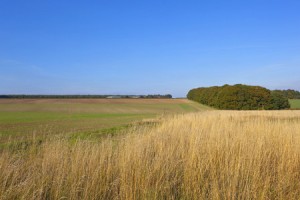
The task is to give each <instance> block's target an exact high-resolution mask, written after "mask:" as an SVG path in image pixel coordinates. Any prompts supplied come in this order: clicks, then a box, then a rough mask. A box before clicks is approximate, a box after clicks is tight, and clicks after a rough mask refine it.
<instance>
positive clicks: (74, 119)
mask: <svg viewBox="0 0 300 200" xmlns="http://www.w3.org/2000/svg"><path fill="white" fill-rule="evenodd" d="M207 109H209V108H208V107H205V106H202V105H200V104H197V103H194V102H192V101H188V100H186V99H31V100H30V99H24V100H4V99H2V100H0V141H6V140H7V139H8V138H10V137H14V138H16V137H17V138H20V137H27V136H32V135H37V136H40V135H49V134H61V133H63V134H70V133H71V134H82V133H87V132H95V131H103V130H106V129H111V128H116V127H122V126H126V125H128V124H131V123H133V122H137V121H141V120H144V119H149V118H154V117H156V116H159V115H166V114H174V113H186V112H194V111H201V110H207Z"/></svg>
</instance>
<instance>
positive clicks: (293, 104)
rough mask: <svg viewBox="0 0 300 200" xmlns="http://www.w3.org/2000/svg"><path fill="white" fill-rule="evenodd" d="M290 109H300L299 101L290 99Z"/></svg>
mask: <svg viewBox="0 0 300 200" xmlns="http://www.w3.org/2000/svg"><path fill="white" fill-rule="evenodd" d="M289 101H290V104H291V108H292V109H300V99H290V100H289Z"/></svg>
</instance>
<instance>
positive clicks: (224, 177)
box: [0, 111, 300, 199]
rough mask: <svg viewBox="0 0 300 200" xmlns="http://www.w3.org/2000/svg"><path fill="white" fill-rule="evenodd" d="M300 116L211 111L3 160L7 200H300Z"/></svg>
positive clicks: (0, 184) (0, 185)
mask: <svg viewBox="0 0 300 200" xmlns="http://www.w3.org/2000/svg"><path fill="white" fill-rule="evenodd" d="M299 180H300V112H299V111H281V112H279V111H278V112H276V111H275V112H271V111H270V112H267V111H261V112H259V111H254V112H234V111H210V112H204V113H198V114H185V115H176V116H174V117H171V118H167V119H164V120H163V121H162V122H161V123H158V124H155V125H153V127H135V128H134V129H132V130H131V132H130V134H128V135H127V136H125V138H121V139H119V140H117V141H116V140H115V139H114V140H113V139H109V138H108V139H105V140H103V141H101V142H99V143H95V142H93V143H92V142H87V141H79V142H77V143H76V144H70V143H68V141H65V140H59V141H55V140H54V141H49V142H47V143H44V144H42V146H40V147H34V146H33V147H32V148H30V149H27V150H26V151H21V152H18V153H15V152H14V153H12V152H9V151H8V150H6V151H3V152H1V153H0V199H297V198H299V196H300V182H299Z"/></svg>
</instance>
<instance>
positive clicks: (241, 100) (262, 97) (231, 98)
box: [187, 84, 290, 110]
mask: <svg viewBox="0 0 300 200" xmlns="http://www.w3.org/2000/svg"><path fill="white" fill-rule="evenodd" d="M187 98H188V99H190V100H193V101H196V102H199V103H201V104H204V105H208V106H211V107H214V108H218V109H224V110H281V109H288V108H290V104H289V101H288V98H287V97H285V96H284V95H283V94H282V93H280V92H274V91H271V90H268V89H266V88H263V87H260V86H249V85H242V84H237V85H223V86H213V87H200V88H196V89H192V90H190V91H189V93H188V94H187Z"/></svg>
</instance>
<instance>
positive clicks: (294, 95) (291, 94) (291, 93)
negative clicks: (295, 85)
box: [273, 89, 300, 99]
mask: <svg viewBox="0 0 300 200" xmlns="http://www.w3.org/2000/svg"><path fill="white" fill-rule="evenodd" d="M273 92H275V93H279V94H281V95H283V96H285V97H286V98H288V99H300V92H299V91H296V90H290V89H289V90H274V91H273Z"/></svg>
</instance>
